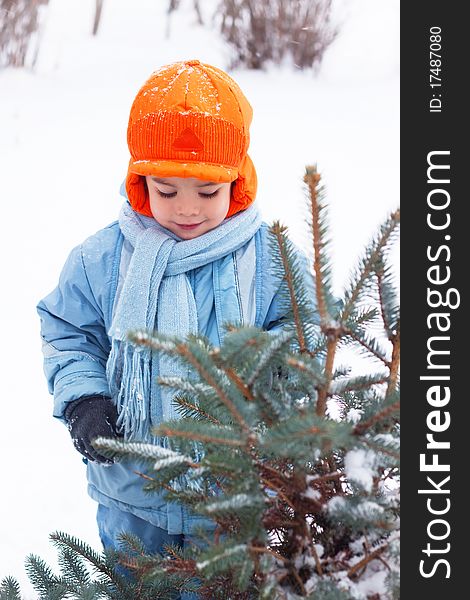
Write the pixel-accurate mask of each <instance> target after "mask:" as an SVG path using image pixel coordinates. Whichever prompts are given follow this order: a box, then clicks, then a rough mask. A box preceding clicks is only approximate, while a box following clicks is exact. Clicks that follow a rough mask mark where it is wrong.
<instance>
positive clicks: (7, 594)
mask: <svg viewBox="0 0 470 600" xmlns="http://www.w3.org/2000/svg"><path fill="white" fill-rule="evenodd" d="M0 600H22V599H21V590H20V584H19V583H18V582H17V581H16V579H14V578H13V577H5V578H4V579H3V580H2V582H1V584H0Z"/></svg>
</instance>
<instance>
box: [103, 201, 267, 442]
mask: <svg viewBox="0 0 470 600" xmlns="http://www.w3.org/2000/svg"><path fill="white" fill-rule="evenodd" d="M119 225H120V228H121V231H122V233H123V235H124V237H125V238H126V240H128V242H129V243H130V244H131V245H132V247H133V248H134V250H133V253H132V257H131V260H130V263H129V267H128V270H127V273H126V276H125V280H124V284H123V286H122V290H121V294H120V296H119V299H118V303H117V307H116V310H115V312H114V317H113V321H112V324H111V327H110V330H109V335H110V337H111V338H112V344H111V353H110V356H109V359H108V364H107V377H108V382H109V386H110V390H111V394H112V395H113V398H114V399H115V401H116V406H117V409H118V413H119V419H118V427H119V430H120V431H121V432H122V433H123V434H124V436H125V438H126V439H133V440H143V441H154V442H157V443H162V444H164V443H165V442H164V440H162V439H160V440H158V439H156V438H154V437H153V436H152V435H151V433H150V429H151V427H153V426H155V425H158V424H159V423H160V422H161V421H167V420H169V419H175V418H179V415H178V413H177V412H176V410H175V407H174V405H173V403H172V399H173V396H174V391H173V390H172V389H171V388H169V387H167V386H161V385H158V383H157V377H159V376H160V377H184V378H188V377H189V376H190V373H189V369H188V367H186V366H183V365H182V364H180V361H179V360H175V359H174V358H172V357H169V356H166V355H163V354H161V353H158V352H153V353H152V351H151V350H150V349H149V348H145V347H143V346H134V345H133V344H132V343H131V342H130V341H129V340H128V339H127V333H128V332H129V331H132V330H136V329H150V330H156V331H158V332H159V333H163V334H170V335H177V336H179V337H185V336H187V335H188V334H191V333H197V332H198V316H197V307H196V302H195V299H194V294H193V291H192V288H191V285H190V283H189V280H188V277H187V272H188V271H191V270H192V269H196V268H198V267H201V266H203V265H207V264H208V263H211V262H214V261H216V260H217V259H220V258H222V257H224V256H227V255H228V254H230V253H232V252H235V251H236V250H238V249H239V248H241V247H242V246H243V245H244V244H246V243H247V242H248V241H249V240H250V239H251V238H252V237H253V236H254V235H255V233H256V231H257V230H258V229H259V227H260V225H261V216H260V214H259V212H258V210H257V207H256V206H255V205H253V204H252V205H251V206H250V207H248V208H247V209H246V210H244V211H242V212H239V213H237V214H235V215H233V216H232V217H229V218H228V219H225V220H224V221H223V222H222V223H221V224H220V225H219V226H218V227H216V228H215V229H212V230H211V231H208V232H207V233H204V234H203V235H200V236H199V237H196V238H194V239H191V240H181V239H180V238H179V237H178V236H176V235H175V234H173V233H172V232H171V231H169V230H168V229H166V228H164V227H162V226H161V225H160V224H159V223H158V222H157V221H156V220H155V219H153V218H149V217H145V216H142V215H140V214H138V213H136V212H135V211H134V210H133V209H132V208H131V206H130V204H129V203H128V202H125V203H124V205H123V207H122V209H121V212H120V215H119Z"/></svg>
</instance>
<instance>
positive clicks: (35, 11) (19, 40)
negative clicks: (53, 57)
mask: <svg viewBox="0 0 470 600" xmlns="http://www.w3.org/2000/svg"><path fill="white" fill-rule="evenodd" d="M48 2H49V0H0V67H6V66H13V67H24V66H31V67H34V64H35V62H36V59H37V54H38V50H39V25H40V22H41V16H42V15H41V13H42V11H43V10H44V8H45V5H46V4H48Z"/></svg>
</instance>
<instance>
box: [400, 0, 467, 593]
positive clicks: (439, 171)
mask: <svg viewBox="0 0 470 600" xmlns="http://www.w3.org/2000/svg"><path fill="white" fill-rule="evenodd" d="M464 6H465V5H464V3H457V2H443V1H435V0H426V1H424V2H409V3H406V4H405V3H402V4H401V61H400V62H401V156H400V161H401V206H402V213H403V226H402V243H401V259H402V260H401V264H402V271H401V273H402V275H401V277H402V285H401V289H402V292H401V302H402V320H403V328H402V329H403V340H404V341H403V343H402V348H403V352H402V358H403V361H402V382H403V390H404V393H403V395H402V413H403V414H402V452H401V455H402V479H403V486H402V500H403V503H402V524H401V532H402V544H401V561H402V562H401V565H402V566H401V580H402V583H401V589H402V593H401V597H402V598H404V599H406V600H408V599H414V598H421V597H423V598H426V600H434V599H436V600H437V599H439V600H442V599H443V598H464V597H468V595H469V593H470V592H469V590H468V584H467V580H468V574H469V568H468V567H467V566H466V565H465V564H464V563H466V562H467V560H466V556H467V552H466V550H465V548H466V547H467V545H468V544H467V535H468V534H469V533H470V526H469V524H468V520H467V519H466V513H468V508H467V505H468V504H469V502H468V500H467V496H468V488H469V487H470V486H468V485H467V479H468V475H467V467H466V462H467V461H466V457H467V452H466V450H467V444H466V439H467V437H468V429H469V427H470V419H469V415H468V406H469V404H470V398H469V391H468V389H465V388H464V386H465V383H464V380H465V378H466V374H467V373H468V372H470V361H469V360H468V359H467V355H468V354H469V352H468V345H469V339H470V336H468V335H467V330H468V329H469V322H470V319H468V318H467V315H466V310H465V309H466V298H467V291H466V290H467V285H468V284H467V279H468V275H467V271H470V269H467V267H466V265H467V262H468V258H467V257H468V255H469V254H470V253H469V249H468V244H469V241H470V226H469V223H470V218H469V217H468V216H467V215H468V212H469V211H468V209H467V204H468V205H470V199H469V194H468V192H467V191H466V190H465V189H464V181H465V176H466V173H467V172H470V165H469V166H467V164H466V163H467V162H468V158H469V157H470V153H469V152H468V151H467V149H466V145H467V143H466V141H465V142H464V137H465V136H466V135H468V134H467V132H468V130H469V129H470V128H469V127H468V123H469V119H468V108H467V106H465V108H464V103H465V104H468V103H469V101H468V100H467V98H466V97H465V94H464V88H465V80H466V79H467V77H466V75H467V72H468V66H467V64H466V63H468V56H469V54H470V53H469V51H468V48H467V42H468V40H469V38H470V35H469V29H468V22H467V21H466V20H465V19H464V16H463V7H464ZM439 30H440V31H439ZM433 34H434V35H438V36H440V37H439V38H438V37H435V38H431V35H433ZM431 44H434V45H433V46H431ZM431 51H434V52H435V54H437V55H439V57H438V56H430V52H431ZM430 60H440V64H438V63H430ZM465 67H467V68H465ZM436 68H439V71H437V70H436ZM431 69H434V71H431ZM432 75H434V77H431V76H432ZM431 83H434V84H436V85H434V86H431ZM437 84H440V85H437ZM446 167H449V168H446ZM446 304H447V306H446ZM432 315H434V316H432ZM427 436H431V437H430V438H429V437H427ZM430 440H431V441H430ZM428 444H430V445H431V446H430V447H427V445H428ZM447 445H448V447H447ZM420 455H423V456H422V459H421V460H422V462H421V465H420ZM433 463H434V466H433ZM447 467H448V470H446V469H447ZM447 478H448V479H447ZM419 490H422V491H421V493H420V492H419ZM458 548H459V549H458ZM460 548H462V549H463V550H462V549H460ZM458 590H459V591H458ZM418 594H420V596H418ZM421 594H423V595H422V596H421Z"/></svg>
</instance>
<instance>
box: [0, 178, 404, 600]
mask: <svg viewBox="0 0 470 600" xmlns="http://www.w3.org/2000/svg"><path fill="white" fill-rule="evenodd" d="M305 182H306V184H307V188H308V192H309V193H308V200H309V202H308V206H309V224H310V228H311V233H312V241H313V277H312V283H314V286H313V287H312V289H314V294H315V299H314V300H315V301H314V302H313V301H312V300H313V299H312V297H311V291H310V288H309V287H308V286H306V284H305V278H304V275H303V273H302V270H303V267H302V265H301V264H300V262H299V258H298V254H297V253H296V251H295V248H294V247H293V245H292V244H291V242H290V241H289V238H288V235H287V230H286V228H285V227H283V226H282V225H281V224H279V223H274V225H273V226H272V227H271V233H272V243H273V251H274V252H275V254H276V256H277V258H278V260H276V261H275V263H274V266H273V268H274V269H276V270H277V273H278V274H279V276H280V277H281V278H282V280H283V289H284V292H285V303H286V308H288V309H289V313H288V316H287V317H286V320H285V322H284V323H283V327H282V329H281V330H278V331H275V332H267V331H262V330H260V329H257V328H254V327H241V326H239V324H236V323H232V324H226V329H227V333H226V336H225V338H224V341H223V343H222V345H221V347H214V346H213V345H212V344H211V343H210V342H209V341H208V340H207V339H205V338H204V337H201V336H189V337H188V338H187V339H185V340H182V339H177V338H174V337H168V336H162V335H159V334H157V333H155V332H148V331H139V332H131V333H130V339H131V340H132V341H133V342H134V343H136V344H141V345H146V346H149V347H151V348H153V349H155V350H157V351H160V352H164V353H167V354H169V355H171V356H173V357H174V358H175V360H180V361H183V362H185V363H187V364H189V365H191V367H192V369H193V372H194V373H195V374H196V375H197V378H192V379H191V381H188V380H182V379H176V378H171V379H161V380H160V384H161V385H166V386H170V387H171V388H172V389H174V390H175V392H176V395H175V402H176V403H177V406H178V410H179V411H180V414H181V417H182V418H180V419H176V420H173V421H170V422H166V423H163V424H162V425H161V426H160V427H159V428H158V431H157V432H156V433H157V434H158V435H159V436H167V438H168V447H167V448H161V447H159V446H154V445H151V444H143V443H131V442H126V441H122V440H105V439H99V440H97V441H96V446H97V447H98V448H99V449H100V450H101V451H102V452H105V453H107V455H108V456H110V457H113V458H115V459H116V460H123V461H125V460H127V459H128V458H133V459H135V458H139V459H143V460H145V461H146V462H148V464H149V466H151V468H152V470H153V471H154V472H155V474H156V476H155V477H154V478H152V477H150V478H149V477H148V476H146V478H145V481H143V484H145V487H146V488H147V489H148V490H159V491H162V490H165V493H166V494H167V497H168V500H174V501H177V502H181V503H183V504H185V505H186V506H188V507H190V508H191V510H193V511H195V512H197V513H198V514H201V515H204V516H206V517H209V518H211V519H213V520H214V521H215V522H216V524H217V527H216V530H215V534H214V536H212V537H211V536H208V535H207V534H206V542H207V543H206V545H205V547H203V548H201V547H194V548H190V549H185V550H181V549H179V548H176V547H172V548H168V549H167V552H166V553H164V554H162V555H159V556H146V555H145V553H144V552H143V549H142V548H141V547H140V545H139V542H138V540H135V539H133V538H129V537H127V538H124V539H123V548H122V552H119V553H114V554H112V555H110V554H109V553H108V554H106V553H105V554H103V555H101V556H99V555H95V554H94V553H93V552H92V551H91V550H90V549H89V548H87V547H86V546H85V545H84V544H82V543H81V542H79V541H78V540H73V539H71V538H68V537H67V536H65V535H64V534H55V535H54V536H52V537H53V540H54V542H55V543H56V544H57V545H58V547H59V550H60V551H61V553H62V554H61V557H62V558H61V561H62V562H61V564H62V565H66V568H65V570H64V573H66V575H63V576H61V577H56V576H55V575H53V574H52V573H51V572H50V570H48V567H47V565H44V564H43V563H42V562H41V561H40V559H37V560H36V559H35V560H36V562H35V563H34V567H32V566H31V565H32V564H33V563H32V562H31V561H32V557H30V558H29V559H28V560H29V563H28V564H29V574H30V578H31V580H32V581H33V584H34V585H35V587H36V589H38V590H39V591H40V592H41V594H42V595H41V597H44V598H63V597H68V598H69V597H70V598H116V599H118V598H123V599H124V598H126V599H127V598H129V599H130V598H133V599H138V598H142V599H144V598H159V597H162V598H163V597H165V598H169V597H170V595H169V592H168V590H169V589H171V587H173V588H179V589H185V590H194V589H197V590H198V593H199V595H200V597H201V598H207V599H218V598H220V599H224V600H229V599H230V600H231V599H233V600H244V599H247V600H248V599H251V598H253V599H254V598H259V599H279V600H283V599H286V600H287V599H289V600H295V599H297V598H299V599H300V598H311V599H313V598H315V600H348V599H351V598H355V599H364V600H366V599H367V600H392V599H394V598H398V597H399V580H398V562H399V556H398V554H399V509H400V506H399V415H398V411H399V360H400V325H399V321H400V317H399V308H398V302H397V294H396V291H395V288H394V282H393V271H392V268H391V267H390V265H389V264H388V261H387V258H388V252H389V250H390V248H391V246H392V244H393V242H394V240H395V239H396V235H397V229H398V223H399V212H398V211H396V212H394V213H392V214H391V215H390V216H389V217H388V218H387V220H386V221H385V222H384V224H383V225H382V226H381V227H380V229H379V231H378V233H377V235H376V236H375V238H374V239H373V240H372V241H371V243H370V244H369V245H368V246H367V248H366V250H365V253H364V256H363V257H362V258H361V260H360V261H359V263H358V266H357V268H356V270H355V271H354V272H353V274H352V276H351V280H350V282H349V284H348V286H347V287H346V289H345V291H344V295H343V297H342V298H341V299H338V298H335V296H334V294H333V292H332V284H331V272H332V271H331V264H330V261H329V258H328V239H327V233H328V227H327V216H326V204H325V201H324V190H323V188H322V187H321V186H320V176H319V174H318V173H317V170H316V168H315V167H307V170H306V175H305ZM342 349H348V350H353V351H355V352H356V355H360V356H363V357H364V359H365V360H364V362H363V365H364V367H363V372H361V373H359V374H357V373H355V372H354V371H353V369H351V367H347V366H343V365H341V364H338V362H339V355H340V354H341V351H342ZM361 368H362V367H361ZM201 457H202V458H201ZM183 480H184V481H185V482H186V485H185V486H183V485H181V481H183ZM202 535H203V533H202V532H201V536H202ZM85 563H88V564H90V565H92V566H93V569H94V570H95V572H96V573H97V574H98V576H97V577H96V576H95V578H94V579H92V578H91V577H90V575H89V573H88V571H87V570H86V568H85ZM122 568H125V569H127V570H128V572H130V573H132V574H133V576H134V578H135V579H134V580H132V579H129V578H123V577H122V575H119V574H118V573H119V572H120V571H119V569H122ZM32 573H33V577H31V574H32ZM70 573H72V575H70ZM15 585H16V584H15V582H14V580H11V579H8V580H4V582H3V584H2V586H3V587H2V588H1V591H0V600H6V599H7V598H8V599H10V598H11V599H14V598H19V597H20V596H19V590H18V589H17V588H15ZM165 586H166V587H165ZM65 590H67V593H68V594H69V595H61V593H63V594H65ZM165 590H166V591H165ZM165 593H166V594H167V595H166V596H165ZM159 594H163V595H159Z"/></svg>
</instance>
